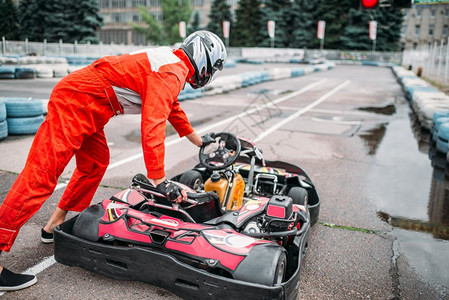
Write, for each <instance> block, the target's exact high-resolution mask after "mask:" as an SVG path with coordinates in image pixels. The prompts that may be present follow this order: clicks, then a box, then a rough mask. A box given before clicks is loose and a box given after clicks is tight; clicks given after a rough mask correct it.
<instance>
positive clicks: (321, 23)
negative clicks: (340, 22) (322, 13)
mask: <svg viewBox="0 0 449 300" xmlns="http://www.w3.org/2000/svg"><path fill="white" fill-rule="evenodd" d="M325 28H326V21H322V20H321V21H318V30H317V34H316V36H317V38H319V39H320V40H322V39H324V30H325Z"/></svg>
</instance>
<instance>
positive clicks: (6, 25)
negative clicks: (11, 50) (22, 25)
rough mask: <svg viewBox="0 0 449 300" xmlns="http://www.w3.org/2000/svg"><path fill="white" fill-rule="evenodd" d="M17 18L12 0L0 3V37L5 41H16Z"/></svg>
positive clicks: (4, 0) (2, 0)
mask: <svg viewBox="0 0 449 300" xmlns="http://www.w3.org/2000/svg"><path fill="white" fill-rule="evenodd" d="M18 33H19V18H18V16H17V8H16V6H15V5H14V3H13V2H12V0H1V2H0V37H2V36H4V37H5V39H7V40H16V39H18V37H19V34H18Z"/></svg>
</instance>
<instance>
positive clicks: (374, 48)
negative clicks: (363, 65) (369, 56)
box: [372, 40, 376, 53]
mask: <svg viewBox="0 0 449 300" xmlns="http://www.w3.org/2000/svg"><path fill="white" fill-rule="evenodd" d="M372 50H373V53H374V52H376V40H373V49H372Z"/></svg>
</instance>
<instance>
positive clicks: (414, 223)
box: [359, 104, 449, 291]
mask: <svg viewBox="0 0 449 300" xmlns="http://www.w3.org/2000/svg"><path fill="white" fill-rule="evenodd" d="M406 105H407V104H406ZM406 105H398V107H397V109H398V113H400V115H401V116H404V115H406V114H407V112H408V111H409V109H408V107H407V106H406ZM388 110H389V111H396V109H395V110H393V109H388ZM406 110H407V111H406ZM415 122H416V120H415V118H412V119H409V118H399V119H394V120H393V121H390V122H389V123H388V124H381V125H378V126H377V127H375V128H372V129H369V130H365V131H363V132H361V133H359V136H360V138H361V139H362V140H363V141H364V143H365V145H366V146H367V148H368V153H369V154H370V155H372V156H373V157H374V159H375V163H374V164H372V166H371V167H370V170H369V172H368V173H367V190H366V192H367V195H368V196H369V197H370V199H372V201H373V202H374V203H375V204H376V206H377V207H378V211H379V212H378V215H379V217H380V218H381V219H382V220H384V221H386V222H388V223H389V224H390V225H392V226H393V231H392V232H391V234H393V235H394V236H395V237H396V238H397V240H398V241H399V249H400V251H401V255H404V256H405V257H406V258H407V261H408V262H409V263H410V265H411V266H412V268H413V269H415V270H416V271H417V274H418V276H420V277H421V278H422V279H423V280H424V281H425V282H427V283H430V284H433V285H434V286H437V287H439V288H441V287H444V288H445V289H446V290H447V291H449V280H448V276H449V275H448V274H449V272H447V270H449V180H448V178H449V177H448V176H449V167H448V166H447V162H446V157H445V156H444V155H438V154H435V152H436V151H435V150H434V149H435V148H434V147H429V146H427V147H426V146H424V145H425V144H427V145H429V133H428V132H427V133H426V132H425V131H424V130H422V129H421V127H420V126H419V125H416V123H415ZM417 130H419V132H417ZM420 270H422V271H420Z"/></svg>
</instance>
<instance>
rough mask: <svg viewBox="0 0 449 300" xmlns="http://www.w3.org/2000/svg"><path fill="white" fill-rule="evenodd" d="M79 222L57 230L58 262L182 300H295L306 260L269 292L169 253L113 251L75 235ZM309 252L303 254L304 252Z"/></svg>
mask: <svg viewBox="0 0 449 300" xmlns="http://www.w3.org/2000/svg"><path fill="white" fill-rule="evenodd" d="M76 218H77V217H74V218H72V219H70V220H68V221H66V222H64V223H63V224H61V225H59V226H58V227H57V228H55V232H54V252H55V259H56V261H57V262H59V263H62V264H64V265H67V266H78V267H81V268H84V269H86V270H89V271H92V272H95V273H98V274H101V275H105V276H108V277H111V278H114V279H119V280H133V281H141V282H145V283H149V284H152V285H155V286H158V287H161V288H164V289H167V290H169V291H170V292H172V293H174V294H176V295H178V296H179V297H181V298H183V299H195V300H197V299H206V298H208V299H296V297H297V294H298V289H299V275H300V272H299V271H300V266H301V260H302V255H299V257H300V259H299V260H300V261H299V263H298V267H297V269H296V271H295V272H294V274H293V275H292V276H291V277H290V278H289V280H288V281H286V282H284V283H282V284H280V285H275V286H272V287H271V286H264V285H260V284H253V283H248V282H244V281H239V280H234V279H229V278H226V277H223V276H218V275H215V274H212V273H209V272H207V271H203V270H200V269H196V268H194V267H192V266H190V265H188V264H185V263H183V262H181V261H179V260H177V259H176V258H175V257H173V256H172V255H170V254H168V253H163V252H158V251H156V250H153V249H151V248H146V247H140V246H132V247H126V246H114V245H109V244H104V243H100V242H91V241H88V240H85V239H81V238H78V237H76V236H74V235H72V228H73V224H74V223H75V220H76ZM303 250H304V249H300V251H301V252H302V251H303Z"/></svg>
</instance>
